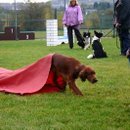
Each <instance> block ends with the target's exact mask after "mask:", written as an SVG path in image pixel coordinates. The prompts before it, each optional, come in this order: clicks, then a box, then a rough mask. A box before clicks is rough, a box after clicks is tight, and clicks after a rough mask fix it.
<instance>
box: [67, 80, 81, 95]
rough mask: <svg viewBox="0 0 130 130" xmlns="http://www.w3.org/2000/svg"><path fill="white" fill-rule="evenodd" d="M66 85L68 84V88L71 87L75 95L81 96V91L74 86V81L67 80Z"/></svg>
mask: <svg viewBox="0 0 130 130" xmlns="http://www.w3.org/2000/svg"><path fill="white" fill-rule="evenodd" d="M68 85H69V87H70V89H72V90H73V92H74V93H75V94H76V95H80V96H83V94H82V92H81V91H80V90H79V89H78V87H77V86H76V84H75V81H70V82H68Z"/></svg>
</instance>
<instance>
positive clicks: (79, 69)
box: [51, 54, 97, 95]
mask: <svg viewBox="0 0 130 130" xmlns="http://www.w3.org/2000/svg"><path fill="white" fill-rule="evenodd" d="M51 69H52V71H53V72H54V73H55V81H54V82H55V83H56V78H57V76H58V75H61V76H62V77H63V79H64V81H65V83H66V84H68V85H69V87H70V89H72V90H73V92H74V93H75V94H77V95H83V94H82V92H81V91H80V90H79V89H78V87H77V86H76V84H75V80H76V79H77V78H80V79H81V81H85V80H86V79H87V80H88V81H90V82H91V83H95V82H97V79H96V77H95V71H94V70H93V69H92V68H91V67H88V66H85V65H83V64H81V63H80V62H79V61H78V60H76V59H75V58H72V57H67V56H63V55H61V54H54V55H53V58H52V67H51ZM56 85H57V83H56Z"/></svg>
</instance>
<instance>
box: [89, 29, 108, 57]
mask: <svg viewBox="0 0 130 130" xmlns="http://www.w3.org/2000/svg"><path fill="white" fill-rule="evenodd" d="M102 36H103V33H101V32H97V31H94V37H93V39H92V49H93V51H94V52H93V54H90V55H89V56H88V57H87V58H88V59H92V58H104V57H107V53H106V52H105V51H104V49H103V46H102V44H101V37H102Z"/></svg>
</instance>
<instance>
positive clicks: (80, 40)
mask: <svg viewBox="0 0 130 130" xmlns="http://www.w3.org/2000/svg"><path fill="white" fill-rule="evenodd" d="M73 30H74V33H75V36H76V39H77V41H78V45H79V46H81V47H82V48H84V38H83V37H82V35H81V33H80V31H79V29H78V28H77V27H76V26H68V27H67V31H68V40H69V47H70V48H71V49H72V48H73Z"/></svg>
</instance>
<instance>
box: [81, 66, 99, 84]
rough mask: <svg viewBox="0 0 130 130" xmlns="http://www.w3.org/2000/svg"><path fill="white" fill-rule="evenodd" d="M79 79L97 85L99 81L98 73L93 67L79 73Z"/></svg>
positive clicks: (84, 68) (85, 68)
mask: <svg viewBox="0 0 130 130" xmlns="http://www.w3.org/2000/svg"><path fill="white" fill-rule="evenodd" d="M79 77H80V78H81V80H82V81H83V82H84V81H86V79H87V80H88V81H89V82H91V83H96V82H97V81H98V80H97V78H96V73H95V71H94V70H93V69H92V68H91V67H83V69H81V71H80V72H79Z"/></svg>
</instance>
